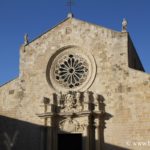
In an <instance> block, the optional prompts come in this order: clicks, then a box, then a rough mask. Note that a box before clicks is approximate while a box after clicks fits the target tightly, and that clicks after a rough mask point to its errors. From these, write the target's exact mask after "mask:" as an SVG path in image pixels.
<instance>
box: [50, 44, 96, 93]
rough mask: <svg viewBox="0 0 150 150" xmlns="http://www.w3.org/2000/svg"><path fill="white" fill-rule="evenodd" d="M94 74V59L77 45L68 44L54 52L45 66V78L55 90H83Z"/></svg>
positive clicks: (90, 82) (88, 84)
mask: <svg viewBox="0 0 150 150" xmlns="http://www.w3.org/2000/svg"><path fill="white" fill-rule="evenodd" d="M95 75H96V65H95V60H94V58H93V56H92V55H91V54H88V52H87V51H86V52H83V50H82V49H81V48H79V47H75V46H70V47H69V46H68V48H64V50H60V52H59V53H58V52H57V54H55V55H54V56H53V57H52V58H51V59H50V61H49V64H48V67H47V80H48V82H49V84H50V85H51V86H52V87H53V88H54V89H55V90H58V89H59V90H61V91H63V92H67V91H70V90H72V91H77V90H80V91H84V90H85V89H87V88H88V87H89V86H90V85H91V84H92V82H93V80H94V77H95Z"/></svg>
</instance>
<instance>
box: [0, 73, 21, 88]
mask: <svg viewBox="0 0 150 150" xmlns="http://www.w3.org/2000/svg"><path fill="white" fill-rule="evenodd" d="M18 78H19V76H16V77H14V78H13V79H11V80H9V81H6V82H5V83H3V84H2V85H0V88H1V87H3V86H5V85H7V84H9V83H10V82H13V81H14V80H16V79H18Z"/></svg>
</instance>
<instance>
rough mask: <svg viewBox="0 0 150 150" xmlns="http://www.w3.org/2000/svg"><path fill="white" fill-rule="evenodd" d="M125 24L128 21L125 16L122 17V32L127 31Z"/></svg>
mask: <svg viewBox="0 0 150 150" xmlns="http://www.w3.org/2000/svg"><path fill="white" fill-rule="evenodd" d="M127 25H128V22H127V20H126V19H125V18H123V21H122V32H127Z"/></svg>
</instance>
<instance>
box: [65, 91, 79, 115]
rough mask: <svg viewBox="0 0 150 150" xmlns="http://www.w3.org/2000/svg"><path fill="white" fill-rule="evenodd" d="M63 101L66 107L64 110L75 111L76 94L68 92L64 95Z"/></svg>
mask: <svg viewBox="0 0 150 150" xmlns="http://www.w3.org/2000/svg"><path fill="white" fill-rule="evenodd" d="M63 103H64V109H63V111H64V112H67V111H72V112H74V111H75V108H76V100H75V98H74V95H72V94H70V93H68V94H66V95H65V97H64V102H63Z"/></svg>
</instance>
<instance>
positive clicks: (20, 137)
mask: <svg viewBox="0 0 150 150" xmlns="http://www.w3.org/2000/svg"><path fill="white" fill-rule="evenodd" d="M41 131H42V132H41ZM43 131H44V127H42V126H39V125H35V124H32V123H28V122H24V121H20V120H16V119H12V118H8V117H4V116H0V150H34V149H35V150H44V148H43V142H44V135H43Z"/></svg>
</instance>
